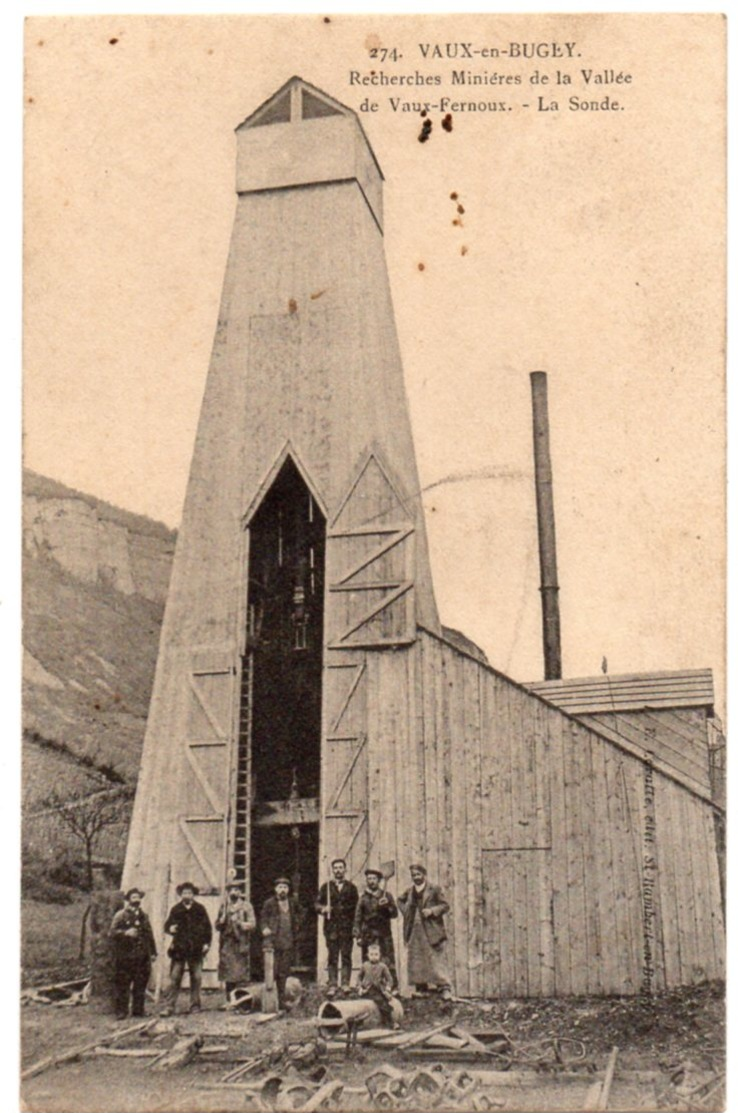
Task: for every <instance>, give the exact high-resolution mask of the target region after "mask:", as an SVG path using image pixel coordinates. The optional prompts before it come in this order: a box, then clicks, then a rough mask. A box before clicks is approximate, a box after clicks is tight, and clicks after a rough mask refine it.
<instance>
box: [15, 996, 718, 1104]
mask: <svg viewBox="0 0 738 1113" xmlns="http://www.w3.org/2000/svg"><path fill="white" fill-rule="evenodd" d="M320 1000H321V998H320V995H319V994H318V992H317V990H314V989H313V990H311V991H310V992H309V993H308V994H307V995H306V997H305V998H304V999H303V1001H302V1002H301V1003H300V1005H299V1006H298V1007H297V1008H296V1009H295V1010H294V1011H293V1012H292V1013H290V1014H289V1015H288V1016H285V1017H279V1018H277V1019H275V1020H272V1021H269V1022H267V1023H264V1024H259V1023H257V1017H256V1016H235V1015H233V1014H227V1013H224V1012H222V1011H219V1005H220V1003H221V997H220V995H219V994H215V993H212V994H210V993H208V994H206V995H205V1007H204V1009H203V1012H202V1013H200V1014H199V1015H196V1016H189V1015H187V1014H183V1015H181V1016H177V1017H174V1018H171V1019H167V1020H163V1019H162V1020H159V1021H158V1022H157V1024H156V1026H155V1028H154V1029H153V1031H152V1032H151V1033H149V1034H148V1035H147V1036H145V1037H143V1038H136V1039H135V1040H133V1041H132V1042H133V1043H134V1044H135V1045H136V1046H142V1045H144V1044H145V1043H147V1042H150V1046H151V1047H152V1048H154V1047H162V1046H168V1045H170V1044H171V1043H172V1042H173V1040H174V1038H175V1037H176V1036H177V1035H182V1036H184V1035H194V1034H201V1035H203V1036H205V1037H206V1042H207V1043H210V1044H213V1043H220V1044H225V1043H227V1044H228V1048H229V1050H228V1052H227V1053H223V1054H218V1055H217V1056H214V1057H212V1058H210V1057H207V1058H205V1057H202V1056H201V1057H199V1059H198V1060H196V1061H195V1062H193V1063H191V1064H189V1065H188V1066H186V1067H183V1068H180V1069H178V1070H173V1071H171V1072H167V1073H155V1072H152V1071H151V1070H150V1069H149V1067H148V1065H147V1060H145V1059H138V1060H135V1059H115V1058H108V1057H89V1058H84V1059H81V1060H77V1061H75V1062H72V1063H68V1064H65V1065H62V1066H58V1067H54V1068H51V1069H49V1070H47V1071H45V1072H44V1073H42V1074H39V1075H38V1076H36V1077H35V1078H32V1079H28V1080H27V1081H26V1082H25V1083H24V1084H23V1091H22V1094H23V1108H24V1109H27V1110H31V1111H37V1113H155V1111H157V1113H188V1111H193V1113H194V1111H200V1113H221V1111H223V1113H224V1111H226V1110H243V1109H248V1108H249V1105H248V1103H247V1101H246V1096H245V1095H244V1093H243V1092H241V1091H228V1090H217V1089H208V1088H207V1087H208V1086H210V1085H211V1084H212V1083H214V1082H218V1081H219V1080H221V1079H222V1078H223V1075H224V1074H225V1073H226V1072H227V1071H228V1070H229V1069H230V1067H231V1066H232V1062H230V1063H229V1060H232V1059H234V1058H237V1057H239V1056H241V1057H247V1056H251V1055H254V1054H256V1053H258V1052H260V1051H263V1050H267V1049H278V1048H280V1047H282V1046H284V1045H285V1044H288V1043H290V1044H293V1043H296V1042H299V1041H302V1040H309V1039H313V1038H314V1037H315V1035H316V1029H315V1020H314V1018H315V1015H316V1012H317V1008H318V1005H319V1003H320ZM405 1006H406V1008H405V1024H404V1027H405V1028H406V1029H407V1030H411V1029H421V1028H427V1027H430V1026H433V1025H434V1024H439V1023H442V1022H443V1021H444V1020H446V1019H448V1020H449V1021H451V1020H456V1021H457V1022H458V1023H460V1024H463V1025H464V1026H465V1027H467V1028H473V1029H476V1030H479V1029H486V1030H490V1029H494V1030H502V1031H503V1032H504V1033H505V1034H506V1035H507V1036H508V1038H509V1039H510V1041H511V1042H512V1045H513V1062H512V1063H511V1064H510V1070H509V1071H508V1072H507V1078H506V1080H505V1082H504V1084H501V1085H499V1086H496V1087H495V1088H494V1091H489V1092H488V1093H489V1096H491V1097H493V1098H494V1099H495V1100H497V1101H503V1102H504V1108H506V1109H509V1110H515V1111H518V1113H523V1111H525V1113H537V1111H538V1110H540V1111H541V1113H543V1111H548V1110H581V1109H582V1108H583V1107H584V1104H585V1098H586V1095H587V1091H588V1090H589V1088H590V1086H591V1084H592V1082H593V1081H594V1080H596V1079H597V1078H598V1077H600V1078H601V1077H602V1073H603V1071H604V1069H605V1066H606V1063H607V1058H608V1056H609V1054H610V1051H611V1049H612V1048H613V1046H617V1047H618V1048H619V1056H618V1060H617V1069H616V1073H615V1081H614V1084H613V1088H612V1091H611V1096H610V1102H609V1105H608V1109H609V1110H646V1109H672V1108H673V1109H680V1110H681V1109H688V1108H689V1107H690V1106H689V1103H688V1102H685V1101H684V1100H683V1098H684V1095H685V1094H686V1093H687V1092H688V1090H689V1089H691V1088H693V1087H694V1085H695V1083H699V1081H700V1080H701V1079H704V1078H709V1076H710V1075H711V1074H712V1073H714V1072H715V1071H716V1070H721V1069H722V1068H723V1067H724V1052H723V1047H724V1007H723V990H722V987H721V986H714V985H705V986H700V987H697V988H694V989H689V990H680V991H678V992H674V993H670V994H664V995H659V996H655V997H652V998H648V999H644V998H586V999H585V998H577V999H561V998H558V999H550V1000H526V1001H491V1002H486V1003H484V1002H475V1003H473V1004H472V1003H463V1002H448V1003H442V1002H440V1001H436V1000H411V1001H407V1002H406V1003H405ZM257 1015H258V1014H257ZM130 1023H131V1022H130V1021H128V1022H118V1021H114V1020H112V1019H111V1018H110V1017H108V1016H103V1015H100V1014H99V1013H96V1012H94V1011H93V1010H92V1008H91V1007H89V1006H80V1007H75V1008H55V1007H51V1006H48V1005H35V1004H34V1005H27V1006H25V1007H24V1008H23V1009H22V1016H21V1029H22V1040H23V1044H22V1065H23V1068H26V1067H28V1066H29V1065H30V1064H32V1063H35V1062H37V1061H38V1060H40V1059H42V1058H44V1057H46V1056H48V1055H54V1054H57V1053H59V1052H61V1051H64V1050H67V1049H70V1048H72V1047H75V1046H77V1045H81V1044H84V1043H87V1042H93V1041H94V1040H96V1039H100V1038H102V1037H103V1036H105V1035H107V1034H109V1033H110V1032H111V1031H114V1030H116V1029H122V1028H124V1027H126V1026H128V1025H130ZM565 1037H567V1038H568V1039H570V1040H572V1041H573V1040H578V1041H581V1043H582V1045H583V1046H582V1047H580V1046H579V1045H578V1044H575V1043H573V1042H572V1043H567V1042H562V1044H561V1052H562V1057H563V1058H564V1066H563V1067H560V1068H556V1067H552V1066H551V1065H550V1056H549V1055H547V1053H546V1049H547V1047H550V1045H549V1044H547V1043H546V1041H547V1040H550V1039H551V1038H559V1039H562V1040H563V1039H564V1038H565ZM582 1055H583V1057H582ZM438 1059H439V1060H440V1059H441V1056H440V1054H439V1056H438ZM540 1059H544V1060H545V1062H544V1063H543V1064H541V1063H540V1062H538V1061H539V1060H540ZM575 1060H576V1061H575ZM383 1062H390V1063H392V1064H393V1065H395V1066H397V1067H398V1068H399V1069H401V1070H412V1069H414V1068H416V1067H418V1066H420V1065H421V1064H420V1063H419V1062H418V1061H417V1060H411V1059H410V1058H409V1057H408V1056H405V1058H404V1059H403V1058H401V1057H400V1054H399V1053H398V1052H390V1051H388V1050H386V1049H385V1050H384V1051H380V1050H379V1049H378V1048H370V1047H367V1046H365V1047H362V1048H360V1049H359V1051H358V1053H357V1055H356V1057H355V1058H353V1059H350V1060H349V1059H346V1057H345V1055H344V1054H343V1053H342V1052H340V1053H335V1052H333V1053H331V1054H330V1056H329V1058H328V1060H327V1069H328V1074H327V1076H326V1077H327V1079H331V1078H335V1079H340V1080H341V1081H342V1082H343V1083H344V1084H345V1085H346V1086H347V1087H356V1088H358V1087H361V1086H362V1084H363V1081H364V1078H365V1077H366V1076H367V1075H368V1074H369V1073H370V1072H371V1071H372V1070H373V1069H375V1068H376V1067H377V1066H379V1065H380V1064H381V1063H383ZM431 1063H432V1060H430V1061H429V1060H426V1061H425V1063H424V1064H423V1065H426V1066H430V1065H431ZM457 1065H458V1064H454V1066H457ZM469 1069H476V1067H475V1066H472V1067H471V1068H469ZM265 1077H266V1075H265V1074H261V1075H260V1076H259V1078H260V1079H263V1078H265ZM677 1087H678V1088H677ZM680 1095H681V1097H680ZM707 1107H708V1106H703V1107H702V1108H707ZM711 1107H712V1108H718V1107H719V1102H718V1104H717V1105H716V1104H714V1103H713V1104H712V1106H711ZM251 1108H255V1106H253V1105H252V1106H251ZM339 1108H340V1109H341V1110H346V1111H348V1110H361V1109H369V1108H371V1106H369V1105H368V1104H367V1102H366V1100H365V1099H362V1098H361V1097H360V1096H359V1095H355V1094H348V1095H346V1096H345V1097H344V1098H343V1100H342V1102H341V1104H340V1106H339ZM406 1108H407V1109H408V1110H411V1109H412V1106H408V1107H406ZM438 1108H442V1107H438ZM470 1108H471V1106H470ZM692 1108H694V1109H697V1110H698V1109H699V1108H700V1106H698V1105H697V1104H694V1105H693V1106H692Z"/></svg>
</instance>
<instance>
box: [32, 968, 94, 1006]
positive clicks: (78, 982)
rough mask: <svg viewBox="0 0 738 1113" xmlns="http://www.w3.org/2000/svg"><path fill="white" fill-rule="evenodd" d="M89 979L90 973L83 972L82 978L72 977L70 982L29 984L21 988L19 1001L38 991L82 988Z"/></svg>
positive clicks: (53, 991)
mask: <svg viewBox="0 0 738 1113" xmlns="http://www.w3.org/2000/svg"><path fill="white" fill-rule="evenodd" d="M89 980H90V975H89V974H85V976H84V977H82V978H74V979H73V980H72V981H71V982H57V983H56V984H55V985H29V986H27V987H26V989H22V990H21V1001H22V1000H23V998H24V997H35V996H36V994H38V993H56V992H58V991H59V990H69V992H70V993H71V992H73V991H74V990H75V989H82V988H83V987H84V986H85V985H87V983H88V982H89Z"/></svg>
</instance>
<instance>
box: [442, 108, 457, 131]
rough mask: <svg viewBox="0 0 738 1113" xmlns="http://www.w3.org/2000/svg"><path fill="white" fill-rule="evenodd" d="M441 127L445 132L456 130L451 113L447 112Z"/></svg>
mask: <svg viewBox="0 0 738 1113" xmlns="http://www.w3.org/2000/svg"><path fill="white" fill-rule="evenodd" d="M441 127H442V128H443V130H444V131H453V130H454V120H453V116H452V115H451V113H450V112H447V113H446V115H445V116H444V117H443V119H442V120H441Z"/></svg>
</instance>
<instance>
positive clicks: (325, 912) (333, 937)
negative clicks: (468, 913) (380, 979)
mask: <svg viewBox="0 0 738 1113" xmlns="http://www.w3.org/2000/svg"><path fill="white" fill-rule="evenodd" d="M331 870H332V872H333V878H332V879H331V880H330V881H328V882H326V884H325V885H323V886H322V887H321V890H320V893H319V894H318V899H317V901H316V903H315V908H316V911H317V912H318V914H319V915H321V916H322V917H323V933H324V935H325V941H326V946H327V949H328V987H329V993H331V992H332V993H335V992H336V990H337V988H338V958H339V955H340V959H341V985H342V987H343V988H344V989H345V988H347V987H348V984H349V981H350V978H351V965H352V964H351V955H352V950H353V946H354V943H355V942H356V943H357V944H358V945H359V946H360V947H361V957H362V961H363V962H366V961H367V958H368V951H369V947H370V945H371V944H372V943H377V944H379V949H380V953H381V956H382V961H383V962H384V963H385V964H386V966H387V968H388V969H389V972H390V975H391V977H392V986H393V988H394V989H396V988H397V962H396V959H395V945H394V941H393V939H392V921H393V920H396V919H397V916H398V911H399V912H400V913H402V917H403V920H404V923H403V939H404V941H405V944H406V946H407V967H408V969H407V976H408V981H409V982H410V983H411V984H412V985H414V986H415V988H416V989H417V990H424V989H429V988H430V987H433V988H435V989H437V990H439V991H440V992H445V991H447V990H448V987H449V975H448V969H447V965H446V928H445V922H444V917H445V915H446V913H447V912H448V903H447V901H446V899H445V897H444V895H443V893H442V891H441V889H440V888H439V886H438V885H431V884H430V883H429V882H428V879H427V872H426V869H425V866H422V865H421V864H420V863H414V864H413V865H412V866H410V877H411V880H412V885H411V886H410V887H409V888H408V889H406V890H405V892H404V893H402V895H401V896H400V897H398V899H397V901H396V902H395V899H394V897H393V896H392V894H391V893H390V892H389V891H388V890H387V887H386V885H383V884H382V883H383V881H384V875H383V873H382V871H381V870H378V869H373V868H369V869H366V870H365V871H364V876H365V879H366V888H365V889H364V892H363V893H362V894H361V895H359V892H358V890H357V888H356V886H355V885H354V884H353V883H352V882H351V881H347V880H346V863H345V861H344V860H343V858H336V859H334V861H333V862H332V863H331Z"/></svg>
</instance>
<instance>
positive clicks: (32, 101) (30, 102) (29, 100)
mask: <svg viewBox="0 0 738 1113" xmlns="http://www.w3.org/2000/svg"><path fill="white" fill-rule="evenodd" d="M28 103H29V104H35V103H36V101H35V99H34V98H33V97H29V98H28ZM636 285H637V283H636Z"/></svg>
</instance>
